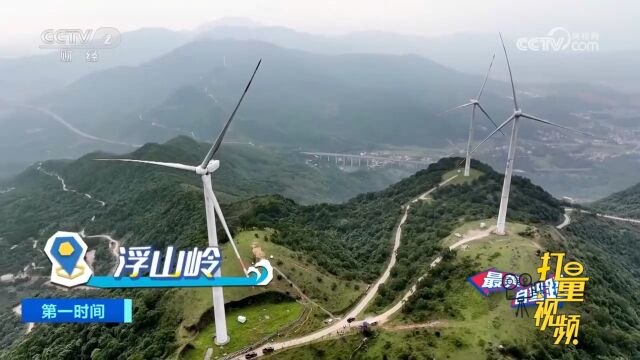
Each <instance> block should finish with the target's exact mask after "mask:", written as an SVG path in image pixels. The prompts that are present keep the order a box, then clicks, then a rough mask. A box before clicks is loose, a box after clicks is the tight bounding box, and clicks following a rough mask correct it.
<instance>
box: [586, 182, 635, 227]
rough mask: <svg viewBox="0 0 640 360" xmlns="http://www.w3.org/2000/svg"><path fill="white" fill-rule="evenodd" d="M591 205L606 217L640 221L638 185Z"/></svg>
mask: <svg viewBox="0 0 640 360" xmlns="http://www.w3.org/2000/svg"><path fill="white" fill-rule="evenodd" d="M592 205H593V206H594V207H595V208H596V209H598V210H599V211H601V212H602V213H605V214H607V215H616V216H623V217H630V218H638V219H640V184H637V185H634V186H632V187H630V188H628V189H625V190H622V191H620V192H617V193H614V194H611V195H609V196H607V197H605V198H604V199H601V200H598V201H596V202H594V203H593V204H592Z"/></svg>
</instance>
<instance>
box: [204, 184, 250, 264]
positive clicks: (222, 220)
mask: <svg viewBox="0 0 640 360" xmlns="http://www.w3.org/2000/svg"><path fill="white" fill-rule="evenodd" d="M211 196H212V198H211V200H213V207H214V208H215V211H216V213H217V214H218V218H219V219H220V222H221V223H222V227H223V228H224V231H225V233H226V234H227V237H228V238H229V242H230V243H231V247H232V248H233V251H234V252H235V254H236V257H237V258H238V260H239V261H240V266H242V271H244V275H245V276H249V275H248V274H247V268H246V267H245V266H244V262H243V261H242V257H240V253H239V252H238V248H237V247H236V243H235V241H233V237H232V236H231V232H230V231H229V227H228V226H227V221H226V220H225V219H224V215H223V214H222V209H221V208H220V203H218V199H217V198H216V195H215V194H214V193H213V191H212V192H211Z"/></svg>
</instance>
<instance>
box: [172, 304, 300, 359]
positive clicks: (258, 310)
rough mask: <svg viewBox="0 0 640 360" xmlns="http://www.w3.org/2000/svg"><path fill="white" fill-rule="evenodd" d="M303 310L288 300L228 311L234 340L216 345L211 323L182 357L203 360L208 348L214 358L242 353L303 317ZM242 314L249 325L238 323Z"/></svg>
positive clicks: (230, 334) (229, 331)
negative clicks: (239, 351) (210, 349)
mask: <svg viewBox="0 0 640 360" xmlns="http://www.w3.org/2000/svg"><path fill="white" fill-rule="evenodd" d="M302 309H303V306H302V305H301V304H299V303H297V302H295V301H285V302H282V303H276V304H270V303H267V304H255V305H250V306H243V307H242V308H239V309H231V310H227V331H228V333H229V337H230V338H231V341H230V342H229V343H228V344H226V345H224V346H216V345H214V344H213V337H214V334H215V325H214V324H213V323H210V324H209V325H207V326H206V327H205V328H204V329H202V330H201V331H200V332H199V333H198V335H197V336H196V337H195V338H194V339H193V341H190V342H189V344H190V346H189V345H188V346H187V347H186V348H185V349H186V350H184V351H183V353H182V355H181V356H180V358H181V359H185V360H191V359H193V360H196V359H197V360H201V359H202V358H203V357H204V353H205V352H206V351H207V349H208V348H212V349H213V358H216V357H218V356H221V355H223V354H225V353H232V352H234V351H237V350H240V349H242V348H244V347H246V346H248V345H251V344H253V343H255V342H257V341H259V340H261V339H262V338H263V337H265V336H267V335H272V334H274V333H276V332H277V331H278V330H279V329H281V328H284V327H285V326H287V325H290V324H291V323H292V322H294V321H295V320H297V319H298V317H299V316H300V315H301V314H302ZM239 315H242V316H245V317H246V318H247V322H246V323H244V324H241V323H240V322H238V320H237V317H238V316H239ZM276 338H277V337H276Z"/></svg>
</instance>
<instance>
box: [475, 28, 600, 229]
mask: <svg viewBox="0 0 640 360" xmlns="http://www.w3.org/2000/svg"><path fill="white" fill-rule="evenodd" d="M499 35H500V42H501V43H502V49H503V50H504V57H505V59H506V60H507V68H508V69H509V79H510V81H511V93H512V94H513V114H512V115H511V116H509V118H508V119H507V120H505V122H503V123H502V124H500V126H498V127H497V128H496V129H495V130H494V131H493V132H492V133H491V134H489V136H487V138H486V139H484V140H482V142H481V143H480V144H478V146H476V147H475V149H473V151H472V153H473V152H474V151H476V149H477V148H478V147H480V146H481V145H482V144H484V143H485V142H486V141H487V140H489V138H490V137H492V136H493V135H494V134H495V133H496V132H498V131H501V129H502V128H503V127H505V126H507V124H509V122H511V121H512V120H513V127H512V129H511V139H510V141H509V152H508V154H507V169H506V170H505V172H504V183H503V185H502V196H501V198H500V210H499V211H498V223H497V226H496V234H498V235H504V234H506V223H507V205H508V204H509V191H510V190H511V174H512V173H513V160H514V158H515V154H516V141H517V140H518V125H519V123H520V119H522V118H525V119H529V120H533V121H537V122H540V123H543V124H547V125H552V126H555V127H559V128H561V129H565V130H571V131H574V132H577V133H579V134H582V135H586V136H593V135H591V134H588V133H586V132H583V131H580V130H575V129H571V128H568V127H566V126H562V125H558V124H555V123H552V122H551V121H549V120H545V119H541V118H539V117H537V116H534V115H530V114H527V113H525V112H522V109H521V108H520V107H519V106H518V99H517V97H516V88H515V85H514V84H513V74H512V73H511V64H510V63H509V56H508V55H507V48H506V47H505V46H504V40H503V39H502V34H499Z"/></svg>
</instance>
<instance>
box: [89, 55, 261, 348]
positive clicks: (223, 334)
mask: <svg viewBox="0 0 640 360" xmlns="http://www.w3.org/2000/svg"><path fill="white" fill-rule="evenodd" d="M261 62H262V59H260V61H258V65H256V68H255V70H254V71H253V74H252V75H251V78H250V79H249V82H248V83H247V86H246V87H245V89H244V92H243V93H242V96H241V97H240V100H239V101H238V103H237V104H236V107H235V108H234V109H233V112H232V113H231V115H230V116H229V119H228V120H227V122H226V123H225V125H224V127H223V128H222V131H221V132H220V135H218V138H217V139H216V141H215V142H214V143H213V146H211V149H210V150H209V152H208V153H207V155H206V156H205V157H204V160H202V163H201V164H200V165H198V166H192V165H184V164H177V163H167V162H158V161H146V160H134V159H96V160H102V161H125V162H136V163H144V164H152V165H159V166H165V167H170V168H174V169H180V170H187V171H190V172H193V173H195V174H196V175H199V176H200V177H201V178H202V186H203V188H204V203H205V211H206V216H207V236H208V240H209V246H218V235H217V232H216V214H218V217H219V218H220V223H221V224H222V227H223V228H224V231H225V233H226V234H227V237H228V238H229V242H230V243H231V246H232V247H233V251H234V252H235V254H236V257H237V258H238V260H239V261H240V265H241V266H242V270H243V271H244V273H245V276H247V269H246V267H245V266H244V263H243V261H242V258H241V257H240V253H239V252H238V248H237V247H236V244H235V242H234V241H233V237H232V236H231V232H230V231H229V227H228V226H227V222H226V221H225V219H224V215H223V214H222V210H221V209H220V204H219V203H218V199H217V198H216V195H215V194H214V192H213V187H212V186H211V174H212V173H213V172H214V171H216V169H218V167H220V162H219V161H218V160H213V156H214V155H215V154H216V152H217V151H218V149H219V148H220V145H222V139H223V138H224V135H225V133H226V132H227V129H228V128H229V124H231V120H233V117H234V116H235V115H236V112H237V111H238V108H239V107H240V104H241V103H242V100H243V99H244V96H245V95H246V94H247V91H248V90H249V87H250V86H251V82H252V81H253V77H254V76H255V75H256V72H257V71H258V68H259V67H260V63H261ZM213 276H215V277H220V276H222V271H221V268H218V270H217V271H216V272H215V273H214V274H213ZM211 289H212V293H213V311H214V318H215V324H216V337H215V343H216V345H224V344H226V343H228V342H229V340H230V339H229V335H228V334H227V323H226V319H225V310H224V295H223V292H222V287H212V288H211Z"/></svg>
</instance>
